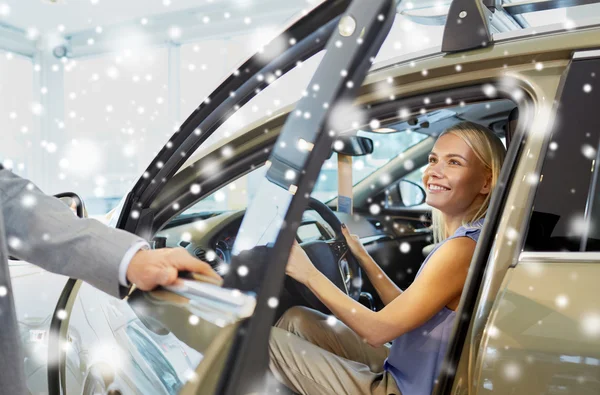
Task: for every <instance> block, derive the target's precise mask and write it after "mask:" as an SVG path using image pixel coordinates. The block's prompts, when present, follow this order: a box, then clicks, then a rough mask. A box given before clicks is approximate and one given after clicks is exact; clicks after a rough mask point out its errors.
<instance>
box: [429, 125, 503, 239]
mask: <svg viewBox="0 0 600 395" xmlns="http://www.w3.org/2000/svg"><path fill="white" fill-rule="evenodd" d="M445 134H452V135H454V136H457V137H460V138H461V139H463V140H464V142H465V143H467V145H468V146H469V147H470V148H471V149H472V150H473V152H474V153H475V156H476V157H477V158H478V159H479V160H480V161H481V163H483V165H484V166H485V168H486V170H487V171H489V172H490V173H491V176H492V183H491V188H490V193H488V194H487V196H486V197H485V200H484V201H483V203H482V204H481V206H480V207H479V208H478V209H477V210H475V211H474V212H470V213H467V214H466V215H465V218H463V221H462V225H463V226H472V225H471V224H472V223H474V222H476V221H478V220H480V219H481V218H483V217H485V215H486V214H487V210H488V207H489V205H490V199H491V195H492V192H493V190H494V188H495V187H496V184H497V183H498V178H499V176H500V169H501V168H502V163H503V162H504V157H505V156H506V149H505V148H504V145H503V144H502V141H501V140H500V139H499V138H498V136H496V135H495V134H494V133H493V132H492V131H491V130H490V129H488V128H486V127H485V126H482V125H479V124H476V123H473V122H468V121H464V122H460V123H458V124H456V125H454V126H451V127H449V128H448V129H446V130H445V131H444V132H442V134H440V135H439V137H438V138H440V137H442V136H443V135H445ZM431 216H432V226H433V239H434V242H436V243H439V242H440V241H442V240H444V239H446V238H447V237H449V236H450V235H448V234H446V223H445V221H444V216H443V215H442V212H441V211H440V210H438V209H435V208H434V209H432V211H431Z"/></svg>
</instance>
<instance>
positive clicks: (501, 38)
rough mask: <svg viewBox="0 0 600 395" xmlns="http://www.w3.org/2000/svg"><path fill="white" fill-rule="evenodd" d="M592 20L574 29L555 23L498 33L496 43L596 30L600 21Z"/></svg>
mask: <svg viewBox="0 0 600 395" xmlns="http://www.w3.org/2000/svg"><path fill="white" fill-rule="evenodd" d="M591 19H592V21H591V22H590V23H589V24H586V25H582V26H577V27H575V28H573V29H568V28H566V27H565V25H564V23H554V24H551V25H545V26H535V27H529V28H527V29H523V30H513V31H510V32H502V33H497V34H495V35H494V43H495V44H498V43H500V42H505V41H513V40H518V39H531V38H538V37H540V36H542V35H550V34H554V33H564V32H572V31H579V30H584V29H589V28H595V27H598V26H600V19H598V18H591ZM589 20H590V19H587V21H589ZM584 21H586V20H585V19H584Z"/></svg>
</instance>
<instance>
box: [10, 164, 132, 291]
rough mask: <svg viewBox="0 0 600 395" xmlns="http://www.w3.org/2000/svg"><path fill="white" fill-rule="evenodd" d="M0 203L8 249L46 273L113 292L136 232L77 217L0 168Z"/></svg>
mask: <svg viewBox="0 0 600 395" xmlns="http://www.w3.org/2000/svg"><path fill="white" fill-rule="evenodd" d="M0 201H1V202H0V207H1V209H2V214H3V216H4V226H5V229H6V238H7V245H8V250H9V253H10V254H11V255H12V256H14V257H17V258H19V259H22V260H24V261H27V262H30V263H33V264H35V265H38V266H40V267H42V268H44V269H46V270H48V271H50V272H53V273H58V274H62V275H65V276H69V277H74V278H78V279H80V280H83V281H85V282H87V283H89V284H91V285H93V286H94V287H96V288H98V289H100V290H102V291H104V292H106V293H108V294H110V295H113V296H116V297H122V296H123V295H124V294H125V292H126V291H127V289H126V288H124V287H121V286H120V284H119V265H120V263H121V260H122V258H123V256H124V255H125V253H126V252H127V250H128V249H129V248H130V247H131V246H132V245H133V244H134V243H136V242H138V241H140V240H142V239H141V238H140V237H138V236H135V235H133V234H131V233H128V232H125V231H123V230H119V229H112V228H109V227H108V226H106V225H104V224H102V223H101V222H99V221H96V220H94V219H82V218H77V217H76V216H75V215H73V212H72V211H71V210H70V209H69V208H68V207H67V206H66V205H65V204H64V203H63V202H61V201H60V200H58V199H56V198H54V197H52V196H48V195H45V194H44V193H43V192H41V191H40V190H39V189H38V188H37V187H35V186H34V185H33V184H32V183H31V182H30V181H28V180H25V179H23V178H20V177H18V176H16V175H15V174H13V173H12V172H11V171H8V170H2V169H0Z"/></svg>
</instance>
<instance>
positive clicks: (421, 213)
mask: <svg viewBox="0 0 600 395" xmlns="http://www.w3.org/2000/svg"><path fill="white" fill-rule="evenodd" d="M517 117H518V110H517V105H516V103H514V102H513V101H512V100H509V99H495V100H484V101H478V102H474V103H469V104H465V103H460V104H459V105H455V106H447V107H445V108H439V109H435V110H432V111H429V112H425V111H421V113H420V114H419V115H417V116H414V117H408V118H407V117H396V118H394V119H388V120H386V121H385V122H381V125H375V126H378V127H376V128H372V127H370V126H369V125H365V126H364V127H363V128H360V129H358V130H356V129H355V130H351V131H349V132H348V133H346V134H347V135H351V136H363V137H366V138H368V139H369V138H370V139H371V140H372V141H374V144H372V145H373V147H372V152H371V153H368V154H365V152H364V150H363V151H362V152H358V153H357V152H354V153H353V152H343V153H341V152H340V149H339V148H340V147H336V146H335V144H334V146H333V147H332V157H330V159H329V160H327V161H326V162H325V164H324V165H323V167H322V170H321V177H322V176H323V175H328V177H329V178H332V177H333V181H334V182H333V183H332V182H329V184H333V185H329V187H330V189H333V190H332V191H331V190H330V191H329V192H333V193H330V194H326V193H323V191H322V190H320V189H319V188H320V182H321V181H323V180H325V178H320V179H319V180H320V181H319V182H317V184H316V185H315V189H314V190H313V195H312V197H313V199H311V204H309V207H308V208H307V210H306V211H305V213H304V216H303V219H302V223H301V224H300V226H299V229H298V232H297V235H296V239H297V241H298V242H299V243H300V244H301V245H302V246H303V247H305V250H306V251H307V254H309V256H310V257H311V260H313V263H315V265H317V267H319V269H320V270H321V271H323V272H324V273H329V274H328V277H329V278H330V279H331V280H332V281H333V282H334V283H336V284H337V285H338V286H339V287H340V288H341V289H343V290H345V291H346V292H347V293H348V294H349V295H352V296H353V297H355V298H356V299H357V300H359V301H360V302H361V303H363V304H364V305H365V306H367V307H369V308H371V309H373V310H378V309H381V308H382V307H383V304H382V302H381V300H380V299H379V297H378V295H377V293H376V291H375V290H374V288H373V287H372V285H371V284H370V283H369V281H368V279H367V278H366V276H361V275H360V268H359V267H358V265H357V264H354V263H353V262H351V261H352V260H351V259H350V260H349V261H348V260H344V259H343V257H334V260H335V259H337V260H338V266H339V267H333V268H332V267H328V266H327V265H324V266H319V264H318V263H317V262H316V261H318V260H319V258H318V256H319V255H322V254H323V253H324V251H323V250H322V249H319V248H318V247H316V246H313V247H312V248H315V250H314V251H311V248H310V246H311V244H318V243H321V244H322V243H329V244H332V243H335V242H336V240H337V241H339V240H340V239H339V236H340V235H339V234H337V232H336V229H335V228H336V226H339V223H345V224H346V225H347V226H348V227H349V229H350V231H351V232H352V233H354V234H357V235H358V236H359V237H360V239H361V241H362V243H363V244H364V245H365V247H366V248H367V251H368V252H369V253H370V254H371V256H372V257H373V258H374V259H375V261H376V262H377V263H378V264H379V265H380V266H381V267H382V268H383V269H384V270H385V272H386V274H387V275H388V276H389V277H390V278H391V279H393V280H394V281H395V283H396V284H397V285H398V286H399V287H400V288H401V289H406V288H407V287H408V286H410V284H411V283H412V281H413V279H414V276H415V275H416V273H417V271H418V269H419V267H420V265H421V263H422V262H423V260H424V258H425V257H426V256H427V254H428V253H429V251H430V250H431V249H432V248H433V244H432V243H433V238H432V234H431V229H430V222H431V221H430V208H429V207H428V206H427V205H426V204H424V203H423V202H424V197H425V193H424V190H423V187H422V184H421V181H420V179H421V176H422V170H423V169H424V166H425V165H426V163H427V156H428V154H429V152H430V150H431V148H432V147H433V144H434V142H435V138H436V136H438V135H439V134H440V133H441V132H443V131H444V130H445V129H446V128H448V127H449V126H451V125H453V124H455V123H458V122H460V121H463V120H468V121H472V122H476V123H479V124H482V125H485V126H487V127H489V128H490V129H491V130H492V131H494V133H496V134H497V135H498V137H500V138H501V139H502V141H503V142H504V143H505V145H506V146H508V144H509V143H510V140H511V137H512V134H513V133H514V130H515V127H516V120H517ZM263 126H264V125H263ZM371 126H373V125H371ZM258 129H261V133H260V135H259V137H261V138H262V139H263V141H254V142H253V145H252V147H251V149H250V148H247V149H244V145H245V144H248V141H251V140H250V139H249V138H250V137H251V136H252V131H250V132H246V133H243V134H241V135H238V136H237V137H236V138H234V139H232V140H230V141H229V142H227V143H226V144H228V145H229V146H231V147H233V148H234V152H235V155H233V157H235V161H232V162H231V163H232V165H231V166H230V169H228V168H227V164H223V165H222V167H221V168H222V171H224V172H225V173H226V174H228V176H225V177H221V180H227V181H226V182H223V181H221V183H220V184H219V183H218V181H215V182H214V184H212V185H211V184H210V183H206V184H203V188H202V192H203V193H198V198H197V199H196V200H195V201H194V202H192V203H190V204H188V205H187V208H186V209H185V210H184V211H183V212H181V213H180V214H178V215H177V216H173V215H171V216H172V218H170V220H169V221H166V223H165V224H164V226H163V227H162V228H161V229H160V230H159V231H158V232H157V233H156V235H155V237H154V238H153V242H154V247H155V248H160V247H175V246H181V247H184V248H186V249H187V250H188V251H189V252H190V253H191V254H193V255H194V256H196V257H198V258H200V259H202V260H205V261H207V262H209V263H210V264H211V265H212V266H213V267H214V268H215V269H216V270H217V271H219V272H220V273H221V274H226V273H227V271H228V266H229V264H230V263H231V257H232V254H233V253H234V244H235V241H236V236H237V234H238V231H239V228H240V225H241V223H242V219H243V216H244V213H245V207H240V208H239V209H219V208H216V207H213V208H210V205H207V204H206V202H210V201H215V197H216V198H217V199H216V200H223V199H224V196H226V192H227V190H228V189H231V187H232V184H233V183H234V182H236V181H237V180H240V179H243V177H246V176H248V175H249V174H251V173H253V172H254V173H256V174H258V175H259V176H261V177H262V175H263V174H264V170H265V169H264V167H266V166H268V162H267V161H266V159H267V158H268V152H269V144H270V146H272V145H273V143H274V141H275V138H276V137H277V134H278V130H274V131H270V132H269V133H264V132H262V130H263V128H258ZM411 134H412V135H413V138H411V139H409V140H408V141H415V143H414V144H412V145H410V143H409V144H405V145H409V146H404V147H403V148H404V151H400V152H398V153H394V155H393V156H389V155H388V156H384V159H383V160H379V161H376V160H375V159H373V158H377V153H378V151H384V150H385V149H386V146H388V145H389V143H387V142H388V141H391V140H397V141H399V140H402V139H405V140H406V138H407V136H408V137H410V135H411ZM415 136H418V137H415ZM379 138H385V139H386V140H382V142H386V143H385V144H380V141H379ZM254 140H256V139H254ZM238 147H241V148H238ZM257 147H259V148H261V149H260V150H259V149H257ZM336 148H338V149H337V150H336ZM220 149H221V147H217V148H216V149H214V150H213V151H212V153H210V154H208V155H206V156H204V157H203V158H201V159H199V160H198V161H197V162H195V163H193V164H192V165H190V168H195V169H196V172H195V173H193V174H196V175H197V171H198V170H199V169H201V168H202V167H203V163H202V162H203V161H204V162H206V163H209V162H210V161H213V162H214V161H215V160H217V158H219V157H221V154H220V152H221V151H220ZM400 149H402V148H400ZM257 151H260V152H262V153H263V159H262V161H261V160H260V159H261V158H254V157H252V158H250V159H248V157H251V156H252V155H256V152H257ZM346 151H348V149H346ZM359 151H360V150H359ZM342 154H344V155H345V156H352V159H353V160H354V166H352V167H351V168H350V170H351V172H352V170H353V171H354V173H357V172H359V171H357V168H360V167H361V166H362V165H361V166H357V163H361V161H362V162H364V161H367V162H368V160H371V161H372V162H373V163H376V166H374V167H373V168H370V169H367V171H363V177H360V178H359V177H353V179H352V181H355V180H356V179H359V181H358V182H353V183H352V189H351V194H352V198H353V210H352V212H351V213H350V212H343V211H344V210H338V205H339V201H338V200H339V199H338V194H337V191H336V188H335V187H336V185H335V184H336V183H335V181H336V180H335V177H337V176H338V172H337V171H335V170H337V169H336V168H335V167H336V166H337V165H336V161H335V157H334V156H335V155H339V156H342ZM346 154H351V155H346ZM257 159H258V160H257ZM240 163H242V164H244V165H245V169H242V168H241V167H240V166H239V164H240ZM249 163H253V164H252V165H250V166H249ZM337 163H339V161H338V162H337ZM332 168H333V170H334V171H333V172H332ZM248 169H250V170H248ZM186 170H190V169H184V170H183V171H180V173H179V174H178V175H177V176H176V177H181V178H182V179H183V177H187V181H186V182H187V188H190V185H191V184H192V183H193V182H194V181H195V180H196V179H195V178H194V177H192V176H191V174H192V173H190V174H186ZM229 170H231V171H229ZM361 170H365V169H364V168H363V169H361ZM261 171H263V173H261ZM235 172H237V173H235ZM340 173H341V172H340ZM234 174H235V175H234ZM355 175H356V174H355ZM248 180H249V178H248ZM330 181H331V180H330ZM406 181H408V183H410V185H409V187H408V188H407V185H408V184H406V185H403V184H404V183H405V182H406ZM250 184H251V183H250ZM250 184H248V185H247V189H248V190H249V189H250ZM204 185H207V187H206V188H205V187H204ZM243 192H244V193H246V191H243ZM409 195H410V196H409ZM248 196H249V197H248V199H247V200H248V201H249V200H250V194H248ZM381 202H383V204H380V203H381ZM242 206H243V205H242ZM324 208H325V209H329V210H328V211H330V212H333V214H334V217H333V218H327V219H325V218H324V217H327V216H328V213H326V212H324ZM346 211H347V210H346ZM338 229H339V228H338ZM307 247H309V248H307ZM294 305H308V306H310V307H313V308H316V309H318V310H321V311H324V312H327V311H328V310H327V308H326V307H325V306H324V305H322V304H321V303H320V302H319V301H318V299H316V297H314V296H312V295H311V294H310V292H309V291H308V290H306V289H303V286H301V285H300V284H298V283H296V282H295V281H294V280H292V279H290V278H288V279H287V280H286V284H285V286H284V291H283V294H282V295H281V297H280V303H279V306H278V308H277V310H278V311H277V314H276V317H279V316H280V315H281V314H283V312H284V311H285V310H286V309H287V308H289V307H291V306H294Z"/></svg>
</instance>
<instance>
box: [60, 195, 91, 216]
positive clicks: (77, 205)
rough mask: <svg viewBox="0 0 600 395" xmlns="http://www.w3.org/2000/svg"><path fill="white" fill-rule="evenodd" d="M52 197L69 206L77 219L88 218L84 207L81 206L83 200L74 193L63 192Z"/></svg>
mask: <svg viewBox="0 0 600 395" xmlns="http://www.w3.org/2000/svg"><path fill="white" fill-rule="evenodd" d="M54 197H56V198H58V200H60V201H61V202H63V203H64V204H66V205H67V206H69V208H70V209H71V211H73V214H75V215H76V216H78V217H79V218H86V217H87V216H88V213H87V210H86V209H85V205H84V204H83V200H82V199H81V198H80V197H79V195H77V194H76V193H73V192H63V193H59V194H57V195H54Z"/></svg>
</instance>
